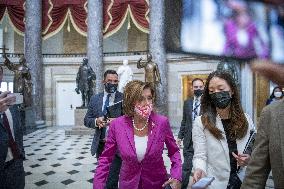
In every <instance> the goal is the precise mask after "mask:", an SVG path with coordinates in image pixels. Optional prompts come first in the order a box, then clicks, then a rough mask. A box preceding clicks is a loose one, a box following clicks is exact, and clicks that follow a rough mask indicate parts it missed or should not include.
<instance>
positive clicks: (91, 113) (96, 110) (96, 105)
mask: <svg viewBox="0 0 284 189" xmlns="http://www.w3.org/2000/svg"><path fill="white" fill-rule="evenodd" d="M103 97H104V93H103V92H102V93H99V94H96V95H93V96H92V97H91V100H90V102H89V106H88V111H87V114H86V115H85V118H84V125H85V126H86V127H89V128H93V129H96V132H95V134H94V138H93V142H92V146H91V154H92V155H95V154H96V153H97V150H98V146H99V141H100V140H101V139H103V138H104V135H105V128H104V129H99V128H98V127H96V123H95V119H96V118H98V117H102V116H104V115H103V112H102V106H103ZM122 99H123V94H122V93H120V92H118V91H117V92H116V93H115V98H114V103H116V102H118V101H121V100H122ZM120 108H121V107H120ZM117 111H118V112H120V114H121V112H122V110H121V109H117ZM117 114H119V113H117ZM119 116H120V115H119Z"/></svg>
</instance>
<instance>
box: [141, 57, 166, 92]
mask: <svg viewBox="0 0 284 189" xmlns="http://www.w3.org/2000/svg"><path fill="white" fill-rule="evenodd" d="M141 61H142V58H140V59H139V60H138V62H137V68H138V69H140V68H144V69H145V81H146V82H149V83H152V85H153V86H154V88H155V87H156V84H159V83H161V77H160V72H159V68H158V65H157V64H156V63H154V62H152V55H151V54H147V62H141Z"/></svg>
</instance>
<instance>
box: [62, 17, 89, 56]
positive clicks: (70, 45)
mask: <svg viewBox="0 0 284 189" xmlns="http://www.w3.org/2000/svg"><path fill="white" fill-rule="evenodd" d="M86 47H87V37H85V36H83V35H81V34H79V33H78V32H77V31H76V30H75V29H74V27H73V25H72V24H70V32H69V31H68V30H67V22H66V24H65V26H64V27H63V52H64V53H66V54H68V53H86V52H87V50H86Z"/></svg>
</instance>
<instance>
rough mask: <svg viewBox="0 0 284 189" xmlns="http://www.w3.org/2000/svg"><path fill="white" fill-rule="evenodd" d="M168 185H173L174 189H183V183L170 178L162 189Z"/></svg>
mask: <svg viewBox="0 0 284 189" xmlns="http://www.w3.org/2000/svg"><path fill="white" fill-rule="evenodd" d="M168 184H170V185H171V187H172V189H181V182H180V181H179V180H177V179H174V178H170V179H169V180H168V181H166V182H165V183H164V184H163V186H162V187H166V186H167V185H168Z"/></svg>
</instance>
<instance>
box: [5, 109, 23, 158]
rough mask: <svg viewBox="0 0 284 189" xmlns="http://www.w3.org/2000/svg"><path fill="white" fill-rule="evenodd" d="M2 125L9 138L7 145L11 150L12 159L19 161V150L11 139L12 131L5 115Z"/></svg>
mask: <svg viewBox="0 0 284 189" xmlns="http://www.w3.org/2000/svg"><path fill="white" fill-rule="evenodd" d="M3 125H4V127H5V129H6V130H7V132H8V137H9V141H8V143H9V147H10V148H11V151H12V154H13V157H14V159H19V157H20V153H19V149H18V147H17V144H16V142H15V140H14V138H13V135H12V131H11V128H10V125H9V121H8V118H7V115H6V114H5V113H4V114H3Z"/></svg>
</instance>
